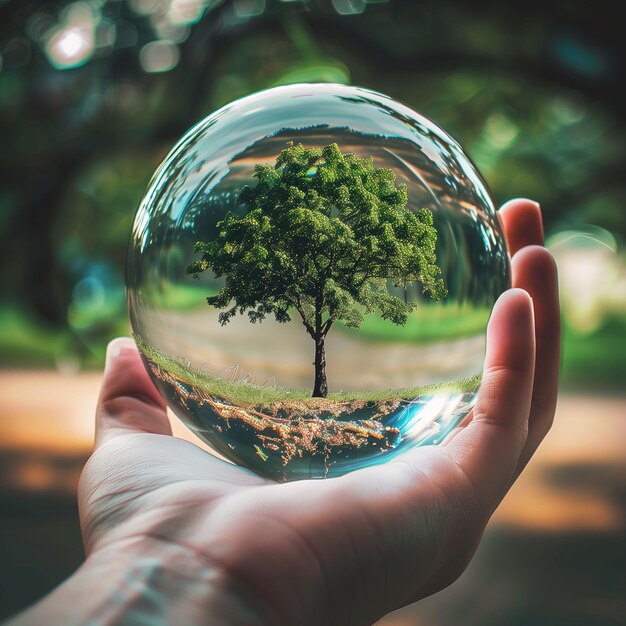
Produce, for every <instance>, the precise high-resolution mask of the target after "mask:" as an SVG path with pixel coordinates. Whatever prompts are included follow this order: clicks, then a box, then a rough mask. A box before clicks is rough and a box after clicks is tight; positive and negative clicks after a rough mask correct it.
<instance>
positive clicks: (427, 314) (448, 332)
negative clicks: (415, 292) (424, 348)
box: [337, 304, 490, 343]
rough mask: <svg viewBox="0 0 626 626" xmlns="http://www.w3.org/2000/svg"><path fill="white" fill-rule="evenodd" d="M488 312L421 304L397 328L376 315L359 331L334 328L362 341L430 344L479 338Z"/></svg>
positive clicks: (447, 305)
mask: <svg viewBox="0 0 626 626" xmlns="http://www.w3.org/2000/svg"><path fill="white" fill-rule="evenodd" d="M489 315H490V310H489V309H488V308H486V307H480V308H475V307H471V306H462V305H458V304H441V305H421V306H419V307H418V309H417V310H416V311H414V312H413V313H411V314H410V315H409V319H408V320H407V322H406V324H404V326H398V325H397V324H393V323H392V322H390V321H388V320H384V319H383V318H382V317H380V316H379V315H368V316H366V318H365V319H364V320H363V323H362V324H361V326H360V327H359V328H346V327H345V326H343V325H341V324H337V327H338V328H339V329H341V330H342V331H343V332H345V333H347V334H352V335H354V336H358V338H359V339H361V340H365V341H380V342H403V343H405V342H406V343H430V342H434V341H442V340H446V339H461V338H463V337H473V336H475V335H482V334H484V332H485V329H486V328H487V321H488V320H489Z"/></svg>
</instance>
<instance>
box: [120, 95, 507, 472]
mask: <svg viewBox="0 0 626 626" xmlns="http://www.w3.org/2000/svg"><path fill="white" fill-rule="evenodd" d="M255 172H256V175H255ZM509 284H510V269H509V257H508V253H507V249H506V245H505V242H504V237H503V233H502V230H501V226H500V223H499V221H498V218H497V215H496V212H495V209H494V206H493V203H492V200H491V199H490V197H489V193H488V191H487V189H486V186H485V183H484V182H483V180H482V178H481V177H480V175H479V173H478V172H477V170H476V168H475V167H474V166H473V164H472V163H471V161H470V160H469V158H468V157H467V156H466V155H465V153H464V152H463V150H462V149H461V148H460V146H459V145H458V144H457V143H456V142H455V141H454V140H453V139H452V138H450V137H449V136H448V135H447V134H446V133H445V132H444V131H442V130H441V129H440V128H438V127H437V126H436V125H435V124H434V123H433V122H431V121H430V120H428V119H426V118H424V117H423V116H421V115H419V114H418V113H416V112H414V111H412V110H411V109H409V108H407V107H406V106H404V105H402V104H399V103H397V102H395V101H394V100H392V99H390V98H388V97H386V96H384V95H381V94H378V93H375V92H372V91H369V90H366V89H362V88H356V87H347V86H342V85H332V84H302V85H291V86H286V87H278V88H275V89H270V90H267V91H263V92H260V93H257V94H254V95H251V96H248V97H246V98H242V99H241V100H237V101H236V102H233V103H231V104H229V105H227V106H225V107H223V108H222V109H220V110H219V111H217V112H216V113H213V114H212V115H210V116H209V117H207V118H206V119H204V120H203V121H201V122H200V123H199V124H197V125H196V126H194V127H193V128H192V129H191V130H190V131H189V132H187V133H186V134H185V136H184V137H183V138H182V139H181V140H180V141H179V142H178V143H177V144H176V146H175V147H174V148H173V149H172V150H171V152H170V153H169V154H168V155H167V157H166V158H165V160H164V161H163V163H162V164H161V165H160V167H159V168H158V170H157V172H156V173H155V175H154V177H153V179H152V181H151V182H150V184H149V187H148V190H147V192H146V194H145V196H144V198H143V200H142V202H141V204H140V206H139V208H138V210H137V213H136V216H135V220H134V225H133V230H132V237H131V244H130V250H129V257H128V264H127V287H128V304H129V312H130V319H131V324H132V328H133V332H134V335H135V339H136V341H137V343H138V346H139V348H140V350H141V353H142V355H143V358H144V362H145V364H146V367H147V369H148V371H149V372H150V375H151V377H152V379H153V380H154V382H155V384H156V385H157V387H158V388H159V390H160V392H161V393H162V394H163V396H164V397H165V398H166V400H167V402H168V405H169V406H170V408H171V409H172V411H173V412H174V413H175V414H176V415H177V416H178V417H179V418H180V419H181V420H182V421H183V422H184V423H185V424H186V425H187V426H188V427H189V428H190V429H191V430H192V431H193V432H194V433H196V434H197V435H198V436H199V437H200V438H201V439H203V440H204V441H206V442H207V443H208V444H209V445H210V446H211V447H212V448H214V449H215V450H216V451H217V452H218V453H220V454H221V455H223V456H224V457H226V458H227V459H229V460H231V461H233V462H235V463H237V464H240V465H242V466H245V467H247V468H250V469H251V470H253V471H255V472H257V473H259V474H261V475H264V476H268V477H271V478H274V479H277V480H293V479H299V478H313V477H327V476H335V475H340V474H343V473H345V472H347V471H350V470H353V469H356V468H359V467H364V466H368V465H371V464H374V463H379V462H382V461H385V460H388V459H390V458H393V457H394V456H395V455H397V454H398V453H400V452H402V451H403V450H406V449H408V448H410V447H413V446H418V445H431V444H438V443H440V442H441V441H443V440H444V439H445V438H446V437H447V436H448V435H449V433H450V432H451V431H452V430H453V429H454V428H455V427H456V426H458V424H459V423H460V422H461V421H462V420H463V418H464V417H465V416H467V414H468V412H469V411H470V409H471V407H472V405H473V403H474V400H475V397H476V392H477V389H478V385H479V382H480V372H481V370H482V365H483V360H484V347H485V329H486V325H487V321H488V317H489V313H490V310H491V307H492V305H493V303H494V302H495V300H496V299H497V297H498V296H499V294H500V293H501V292H502V291H504V290H505V289H507V288H508V287H509Z"/></svg>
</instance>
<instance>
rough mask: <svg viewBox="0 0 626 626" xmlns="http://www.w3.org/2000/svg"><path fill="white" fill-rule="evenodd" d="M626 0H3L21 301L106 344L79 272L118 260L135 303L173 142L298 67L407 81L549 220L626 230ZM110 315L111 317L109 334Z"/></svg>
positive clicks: (13, 258)
mask: <svg viewBox="0 0 626 626" xmlns="http://www.w3.org/2000/svg"><path fill="white" fill-rule="evenodd" d="M613 12H614V7H613V5H612V4H610V3H609V2H608V1H607V0H599V2H597V3H595V4H594V7H593V10H590V9H589V6H588V5H587V4H586V3H583V2H571V1H565V0H557V1H556V2H551V3H545V2H539V1H538V0H530V2H525V3H523V4H521V3H519V4H517V3H512V4H511V3H507V4H503V3H501V2H496V1H495V0H480V1H479V2H473V3H470V4H468V3H463V2H461V1H460V0H446V1H444V2H441V1H439V0H437V1H435V0H426V1H425V2H420V3H415V2H408V1H407V2H402V1H400V0H396V1H395V2H394V1H390V2H368V1H367V0H359V1H355V0H351V1H350V2H348V1H345V2H344V1H343V0H332V1H331V0H318V1H316V0H308V1H305V0H301V1H295V2H281V1H279V0H253V1H251V0H245V1H244V0H186V1H185V2H181V1H179V0H150V1H148V0H59V1H56V2H55V1H50V0H48V1H43V0H41V1H36V0H28V1H24V0H4V2H0V136H1V137H2V145H1V147H0V160H1V162H0V165H1V167H0V228H1V233H0V255H1V256H2V262H3V267H8V266H10V267H11V271H10V272H3V275H2V278H1V281H2V282H1V283H0V285H1V287H2V293H3V300H4V301H5V303H12V306H14V307H19V308H20V310H22V311H30V313H31V314H33V315H36V317H37V319H39V320H40V321H41V322H46V323H47V324H49V325H50V326H51V327H53V328H56V329H58V330H62V329H69V330H70V331H71V333H72V334H73V335H74V336H76V337H77V339H76V340H75V345H76V350H79V351H81V350H83V351H85V350H87V351H89V350H90V349H91V348H84V346H83V339H82V338H83V337H84V333H85V329H89V322H88V320H87V319H86V318H85V319H83V321H82V322H81V328H80V329H79V328H78V327H75V326H74V325H73V323H72V319H73V318H72V316H71V315H70V316H69V317H68V315H69V312H70V308H71V307H72V305H73V301H74V299H75V297H76V293H77V292H76V287H77V285H78V284H79V283H80V282H81V281H82V280H84V279H86V278H89V277H90V276H92V277H93V278H94V280H100V278H98V277H99V276H100V274H98V272H100V270H99V269H98V268H102V267H107V268H108V270H107V272H108V274H107V275H108V276H109V277H110V278H109V279H107V281H108V282H107V281H105V282H106V284H107V285H109V287H110V288H109V287H107V288H106V289H105V296H106V297H107V298H109V299H111V306H113V305H114V308H115V307H116V310H117V311H118V313H117V318H116V316H114V315H112V316H109V319H110V320H113V319H114V318H116V319H117V321H116V322H115V324H119V320H120V319H123V318H124V315H125V313H124V304H123V297H122V295H121V286H122V283H123V279H122V277H123V264H124V257H125V250H126V245H127V238H128V234H127V233H128V232H129V231H130V223H131V220H132V213H133V211H134V208H135V205H136V204H137V202H138V201H139V199H140V197H141V194H142V191H143V188H144V187H145V185H146V183H147V181H148V178H149V176H150V173H151V172H152V171H153V170H154V168H155V167H156V165H157V164H158V162H159V161H160V159H161V158H162V157H163V155H164V154H165V152H166V151H167V149H168V148H169V147H170V146H171V145H172V144H173V143H174V142H175V141H176V139H177V138H178V137H179V136H180V135H182V134H183V132H184V131H185V130H186V129H187V128H189V127H190V126H191V125H192V124H194V123H195V122H196V121H198V120H199V119H200V118H202V117H204V116H205V115H206V114H208V113H210V112H211V111H212V110H214V109H215V108H217V107H218V106H220V105H222V104H224V103H226V102H228V101H230V100H232V99H233V98H236V97H239V96H241V95H244V94H247V93H250V92H253V91H256V90H259V89H262V88H265V87H268V86H271V85H275V84H280V83H284V82H296V81H319V80H322V81H324V80H327V81H328V80H332V81H338V82H352V83H354V84H360V85H364V86H367V87H371V88H373V89H377V90H379V91H382V92H385V93H388V94H390V95H391V96H393V97H395V98H397V99H399V100H401V101H403V102H406V103H407V104H408V105H410V106H412V107H414V108H415V109H417V110H418V111H420V112H422V113H424V114H426V115H427V116H429V117H431V118H432V119H434V120H435V121H436V122H437V123H438V124H439V125H441V126H442V127H443V128H445V129H447V130H448V131H449V132H450V133H451V134H452V135H453V136H455V137H456V138H457V139H459V140H460V141H461V143H462V144H463V146H464V147H465V148H466V149H467V151H468V152H469V154H470V155H471V156H472V157H473V158H474V160H475V161H476V162H477V165H478V166H479V168H480V169H481V171H482V172H483V174H484V175H485V177H486V179H487V180H488V182H489V184H490V186H491V188H492V190H493V194H494V196H495V199H496V201H498V202H500V201H502V200H503V199H505V198H507V197H510V196H512V195H516V194H523V195H531V196H533V197H536V198H538V199H539V200H540V201H541V202H542V205H543V208H544V212H545V218H546V227H547V229H548V230H550V229H551V228H556V227H561V226H569V225H571V224H575V223H580V222H591V223H595V224H597V225H599V226H603V227H604V228H607V229H609V230H610V231H611V232H613V233H614V234H615V235H616V236H618V238H619V237H622V238H623V237H624V236H626V212H624V211H623V210H620V207H623V206H624V204H625V203H626V182H625V181H626V178H625V177H624V176H623V167H622V163H623V162H624V161H625V159H624V157H625V156H626V155H625V154H624V153H625V152H626V141H624V118H625V112H626V92H625V91H624V90H622V89H620V88H619V85H621V84H623V82H624V79H625V78H626V54H624V45H625V44H624V38H623V34H622V28H621V24H620V22H619V20H612V19H610V16H611V15H612V14H613ZM520 15H523V17H524V19H520ZM24 250H28V251H29V252H28V254H24V252H23V251H24ZM33 281H36V282H37V288H36V289H34V288H33ZM103 284H104V283H103ZM111 324H113V321H111V322H110V323H109V325H108V326H107V322H106V320H104V319H99V320H98V321H97V323H96V322H95V321H94V324H93V325H92V327H91V330H90V331H89V332H93V333H95V335H94V342H95V343H94V344H93V345H101V344H102V341H103V340H104V338H105V337H106V336H107V335H109V334H111V332H113V327H112V325H111ZM98 337H100V339H98Z"/></svg>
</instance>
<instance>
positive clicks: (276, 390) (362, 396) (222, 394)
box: [134, 335, 481, 406]
mask: <svg viewBox="0 0 626 626" xmlns="http://www.w3.org/2000/svg"><path fill="white" fill-rule="evenodd" d="M134 338H135V341H136V342H137V346H138V347H139V349H140V350H141V351H142V352H143V354H144V355H145V356H146V358H148V359H149V360H150V361H152V362H153V363H155V364H156V365H158V366H159V367H161V368H163V369H164V370H166V371H168V372H170V373H172V374H174V375H175V376H177V377H178V378H180V379H181V380H183V381H185V382H187V383H188V384H190V385H192V386H193V387H196V388H197V389H201V390H202V391H205V392H206V393H208V394H209V395H211V396H214V397H217V398H222V399H225V400H228V401H230V402H234V403H237V404H240V405H249V406H262V405H269V404H275V403H286V402H306V403H307V404H311V403H315V402H317V403H320V404H324V403H325V402H354V401H356V402H384V401H387V400H399V399H400V400H408V401H411V400H414V399H415V398H418V397H420V396H429V395H433V394H435V393H438V392H441V391H459V392H467V391H473V390H475V389H476V388H478V386H479V384H480V378H481V377H480V375H477V376H472V377H470V378H462V379H459V380H456V381H452V382H448V383H441V384H437V385H425V386H421V387H411V388H407V389H382V390H377V391H342V392H337V393H329V394H328V397H327V398H312V397H311V390H310V389H287V388H285V387H263V386H260V385H251V384H248V383H240V382H236V381H229V380H224V379H221V378H218V377H217V376H216V375H214V374H211V373H204V372H201V371H200V370H198V369H196V368H193V367H189V366H186V365H183V364H182V363H179V362H178V361H177V360H176V359H173V358H172V357H169V356H167V355H166V354H164V353H163V352H161V351H160V350H157V349H156V348H154V347H153V346H151V345H149V344H148V343H146V342H145V341H144V340H143V339H142V338H141V337H139V336H137V335H134Z"/></svg>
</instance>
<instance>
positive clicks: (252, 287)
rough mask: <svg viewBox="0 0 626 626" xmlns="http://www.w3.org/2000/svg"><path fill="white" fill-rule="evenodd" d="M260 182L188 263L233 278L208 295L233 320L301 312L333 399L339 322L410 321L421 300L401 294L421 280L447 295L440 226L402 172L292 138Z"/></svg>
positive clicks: (264, 168) (425, 287)
mask: <svg viewBox="0 0 626 626" xmlns="http://www.w3.org/2000/svg"><path fill="white" fill-rule="evenodd" d="M254 177H255V178H256V179H257V182H256V184H255V185H254V186H246V187H244V188H243V189H242V190H241V192H240V193H239V197H238V202H239V203H240V204H242V205H244V206H245V213H244V214H243V215H242V216H239V215H236V214H234V213H228V214H227V215H226V216H225V217H224V219H223V220H222V221H220V222H219V223H218V225H217V226H218V230H219V234H218V236H217V238H216V239H215V240H213V241H208V242H198V243H196V245H195V247H194V251H195V252H199V253H201V255H202V256H201V258H200V259H199V260H198V261H195V262H194V263H192V264H191V265H189V266H188V267H187V273H188V274H191V275H193V276H194V277H195V278H197V277H198V275H199V274H200V273H201V272H203V271H204V270H207V269H212V270H213V272H214V273H215V276H216V277H218V278H219V277H221V276H224V277H225V278H226V281H225V286H224V287H222V289H220V291H219V292H218V293H217V295H215V296H210V297H208V298H207V302H208V304H209V305H211V306H214V307H215V308H217V309H224V310H223V311H222V312H221V313H220V315H219V320H220V323H221V324H226V323H228V321H229V320H230V319H231V318H232V317H234V316H235V315H237V314H243V313H244V312H245V311H247V312H248V317H249V319H250V321H251V322H258V321H261V320H263V319H264V318H265V317H266V316H267V315H270V314H273V315H274V317H275V318H276V320H277V321H278V322H287V321H289V320H290V319H291V315H292V314H293V312H294V311H295V312H297V314H298V315H299V317H300V319H301V320H302V324H303V325H304V328H305V329H306V332H307V333H308V334H309V335H310V336H311V338H312V339H313V341H314V342H315V362H314V364H315V383H314V386H313V396H314V397H326V395H327V394H328V383H327V380H326V353H325V347H324V342H325V339H326V336H327V335H328V332H329V330H330V329H331V327H332V326H333V324H334V323H335V322H338V321H341V322H343V323H344V324H345V325H346V326H348V327H353V328H358V327H359V326H360V325H361V322H362V321H363V317H364V315H365V314H370V313H373V312H374V311H378V312H379V313H380V315H381V316H382V317H383V318H384V319H386V320H390V321H391V322H393V323H394V324H400V325H403V324H405V323H406V320H407V316H408V314H409V312H410V311H412V310H413V309H414V308H415V306H416V305H415V303H413V302H406V301H405V300H404V299H402V298H400V297H398V296H397V295H394V293H392V289H393V287H396V288H397V287H405V288H406V287H407V285H408V284H409V283H418V284H419V285H421V287H422V291H423V293H424V294H428V295H429V296H430V297H431V298H433V299H434V300H440V299H441V298H443V297H445V296H446V295H447V291H446V288H445V287H444V284H443V281H442V280H441V278H437V276H438V275H439V274H440V273H441V270H440V269H439V267H438V266H437V265H436V257H435V244H436V241H437V231H436V229H435V227H434V226H433V215H432V213H431V211H429V210H427V209H420V210H419V211H417V212H416V213H414V212H412V211H410V210H408V209H407V189H406V186H405V185H397V184H396V177H395V174H394V172H393V171H392V170H390V169H387V168H380V169H377V168H375V167H374V165H373V162H372V159H371V158H358V157H356V156H355V155H353V154H342V153H341V151H340V150H339V147H338V146H337V144H330V145H328V146H326V147H325V148H323V149H318V148H305V147H304V146H303V145H302V144H297V145H294V144H293V143H292V142H290V143H289V144H288V146H287V148H285V149H284V150H282V151H281V153H280V155H279V156H278V158H277V159H276V164H275V165H274V166H271V165H268V164H260V165H257V166H256V167H255V169H254Z"/></svg>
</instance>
